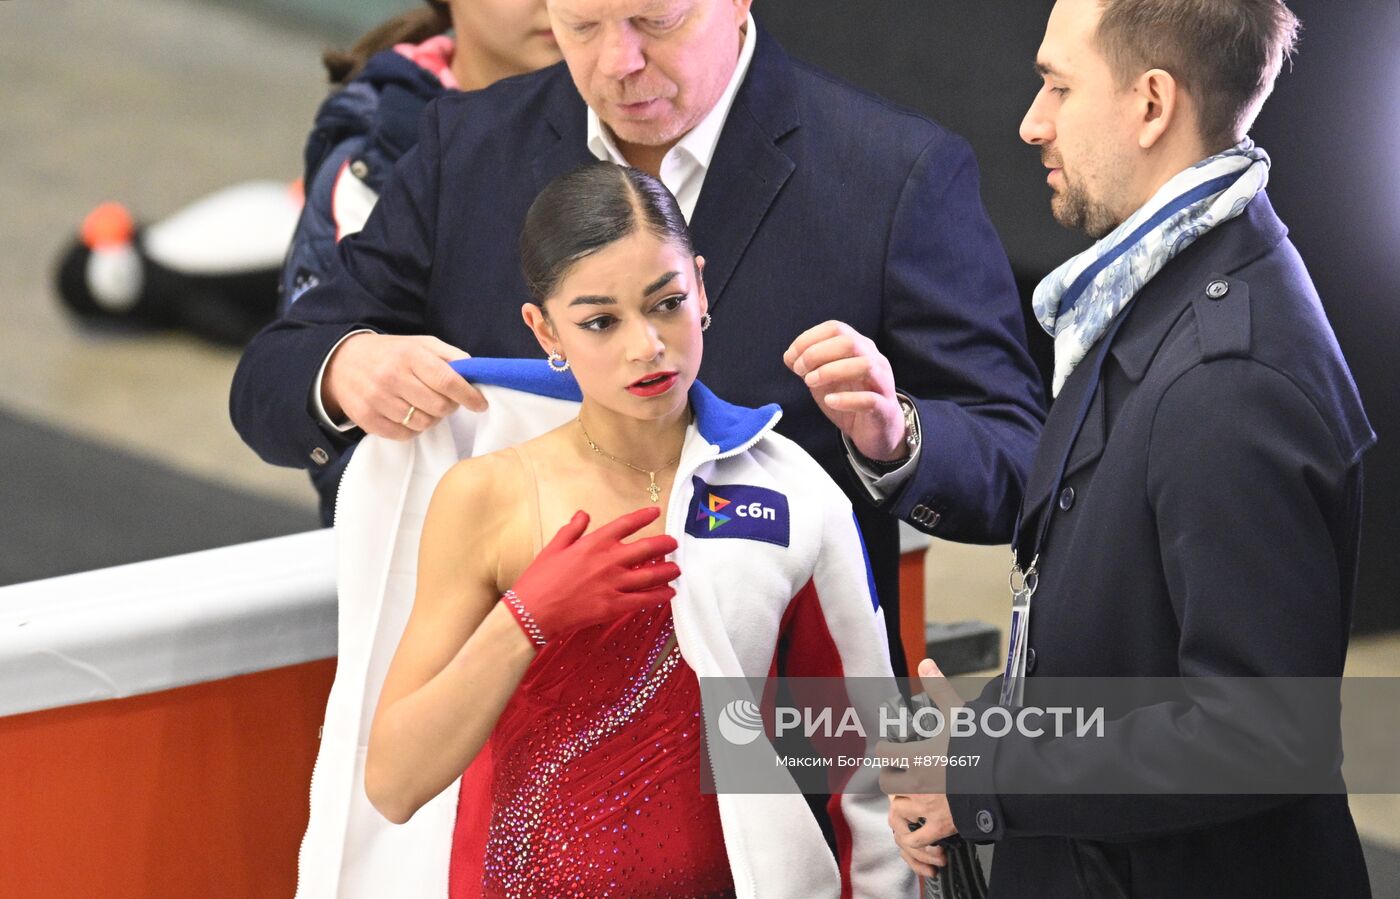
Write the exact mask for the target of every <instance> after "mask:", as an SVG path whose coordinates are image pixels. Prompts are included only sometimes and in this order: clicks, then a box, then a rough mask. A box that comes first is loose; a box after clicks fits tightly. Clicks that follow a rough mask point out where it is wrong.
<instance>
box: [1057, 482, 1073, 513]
mask: <svg viewBox="0 0 1400 899" xmlns="http://www.w3.org/2000/svg"><path fill="white" fill-rule="evenodd" d="M1073 506H1074V488H1073V487H1066V488H1065V489H1063V490H1061V491H1060V511H1061V512H1068V511H1069V510H1070V509H1071V508H1072V507H1073Z"/></svg>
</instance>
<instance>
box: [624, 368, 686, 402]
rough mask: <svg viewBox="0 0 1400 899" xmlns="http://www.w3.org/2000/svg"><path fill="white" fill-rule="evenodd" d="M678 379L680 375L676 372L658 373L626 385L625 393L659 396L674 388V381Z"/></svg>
mask: <svg viewBox="0 0 1400 899" xmlns="http://www.w3.org/2000/svg"><path fill="white" fill-rule="evenodd" d="M679 378H680V374H679V373H678V372H674V371H658V372H655V373H653V374H649V375H647V376H646V377H644V378H638V379H637V380H635V381H633V382H632V383H631V384H628V385H627V392H628V393H630V394H632V395H633V396H642V397H651V396H660V395H661V394H663V393H665V392H666V391H668V390H670V389H671V388H672V387H675V386H676V381H677V380H678V379H679Z"/></svg>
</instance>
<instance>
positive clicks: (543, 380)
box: [452, 357, 782, 453]
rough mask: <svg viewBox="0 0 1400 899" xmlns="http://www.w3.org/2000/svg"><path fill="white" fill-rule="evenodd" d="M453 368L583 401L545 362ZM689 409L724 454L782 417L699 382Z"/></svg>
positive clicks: (467, 362)
mask: <svg viewBox="0 0 1400 899" xmlns="http://www.w3.org/2000/svg"><path fill="white" fill-rule="evenodd" d="M452 368H453V369H454V370H456V372H457V374H459V375H461V376H462V377H464V378H466V379H467V380H468V381H471V382H472V383H475V384H494V385H496V386H498V387H509V388H510V389H512V390H522V391H524V392H526V393H533V394H536V395H538V396H548V397H553V398H554V399H559V400H572V401H573V402H576V403H577V402H582V400H583V394H581V393H580V392H579V389H578V382H577V381H575V380H574V376H573V375H572V374H570V373H569V372H563V373H559V372H554V371H551V370H550V368H549V363H547V362H545V361H544V360H543V359H488V358H484V357H482V358H473V359H459V360H457V361H456V362H453V363H452ZM690 407H691V409H693V410H694V412H695V427H696V429H697V430H698V431H699V432H700V436H702V437H704V438H705V439H706V440H708V441H709V442H710V443H713V444H715V445H716V446H718V447H719V451H720V452H721V453H727V452H729V451H730V450H733V449H735V448H736V447H740V446H743V445H744V444H746V443H750V442H752V441H753V440H754V439H755V438H756V437H758V436H759V435H760V434H762V433H763V432H764V431H767V430H768V429H770V428H772V427H773V425H775V424H776V423H777V421H778V417H779V416H780V415H782V409H781V408H779V406H778V404H777V403H768V404H767V405H765V406H762V407H760V408H758V409H750V408H749V407H747V406H736V405H734V404H733V403H727V402H725V401H724V400H722V399H720V398H719V397H717V396H715V395H714V393H712V392H711V391H710V388H708V387H706V386H705V385H704V384H701V383H700V382H699V381H696V382H695V383H694V384H692V385H691V387H690Z"/></svg>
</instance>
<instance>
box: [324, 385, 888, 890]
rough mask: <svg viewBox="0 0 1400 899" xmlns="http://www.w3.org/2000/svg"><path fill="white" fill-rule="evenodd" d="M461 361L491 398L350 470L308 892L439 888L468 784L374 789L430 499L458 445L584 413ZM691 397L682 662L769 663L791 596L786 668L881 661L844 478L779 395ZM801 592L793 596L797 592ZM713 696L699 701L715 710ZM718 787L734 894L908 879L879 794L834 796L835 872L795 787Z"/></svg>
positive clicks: (512, 436)
mask: <svg viewBox="0 0 1400 899" xmlns="http://www.w3.org/2000/svg"><path fill="white" fill-rule="evenodd" d="M454 366H455V367H457V369H458V371H459V372H461V373H462V374H463V375H464V376H465V377H466V378H467V379H468V380H470V381H471V382H472V383H473V384H475V385H477V386H478V387H480V388H481V390H482V393H483V394H484V395H485V396H486V398H487V400H488V402H489V404H490V408H489V409H488V410H487V411H486V412H484V413H481V414H474V413H471V412H468V411H466V410H461V411H459V412H457V413H456V414H454V415H453V416H451V417H450V418H448V419H446V420H444V421H442V422H440V423H439V424H438V425H436V426H435V427H433V428H431V429H429V430H428V431H425V432H424V433H422V434H421V435H419V436H418V437H417V438H416V439H414V440H412V441H409V442H395V441H390V440H382V439H379V438H375V437H367V438H366V439H365V440H364V441H363V442H362V443H361V444H360V446H359V447H358V449H357V450H356V452H355V455H354V458H353V460H352V461H351V464H350V465H349V467H348V469H347V471H346V475H345V478H344V480H343V481H342V484H341V489H340V496H339V498H338V502H337V505H336V531H337V542H338V552H339V562H338V565H339V570H338V583H339V593H340V608H339V627H340V630H339V664H338V667H337V669H336V676H335V683H334V685H333V686H332V688H331V693H330V698H329V701H328V702H327V706H326V720H325V726H324V728H323V730H322V736H321V747H320V751H319V754H318V755H317V759H316V768H315V772H314V774H313V776H312V781H311V819H310V823H309V824H308V826H307V830H306V835H305V837H304V838H303V840H302V847H301V858H300V866H299V882H298V887H297V896H298V897H302V899H313V897H333V896H339V897H367V899H383V897H396V896H404V897H430V899H437V897H446V896H447V875H448V860H449V857H450V855H451V843H452V832H453V825H454V822H455V819H456V813H457V808H456V805H457V793H458V783H453V784H452V786H450V787H449V788H448V789H446V790H444V791H443V792H442V793H441V794H439V795H438V796H437V797H436V798H434V799H433V800H431V801H430V802H429V803H428V804H427V805H425V806H423V807H422V808H421V809H419V811H418V813H417V814H416V815H414V817H413V818H412V820H410V821H409V822H408V823H406V824H403V825H394V824H391V823H389V822H388V821H387V820H385V819H384V818H383V817H382V816H380V815H379V813H378V812H377V811H376V810H375V809H374V808H373V806H371V805H370V804H369V800H368V799H367V798H366V797H365V791H364V763H365V753H366V748H367V746H368V743H369V728H370V722H371V721H372V719H373V715H374V709H375V705H376V703H377V702H378V699H379V691H380V687H381V685H382V683H383V680H384V675H385V673H386V671H387V668H388V665H389V661H390V659H391V658H392V657H393V654H394V650H395V648H396V647H397V645H398V642H399V638H400V636H401V635H402V633H403V629H404V626H405V624H406V622H407V620H408V614H409V610H410V608H411V606H412V603H413V595H414V584H415V569H416V566H417V557H418V538H419V535H420V530H421V528H422V522H423V516H424V514H425V512H426V510H427V506H428V501H429V499H430V498H431V496H432V493H433V490H434V488H435V487H436V485H437V483H438V481H439V479H440V478H441V477H442V475H443V474H444V473H445V472H446V471H447V469H448V468H450V467H451V466H452V465H453V464H455V463H456V462H457V461H458V460H459V459H461V458H465V457H467V456H472V455H479V454H483V453H488V452H492V451H495V450H499V449H502V448H504V447H507V446H511V445H515V444H518V443H521V442H523V441H525V440H528V439H530V438H532V437H535V436H537V435H539V434H542V433H544V432H546V431H548V430H550V429H552V428H555V427H558V426H559V425H561V424H564V423H565V422H567V421H569V420H570V419H572V418H573V417H574V416H575V415H577V413H578V403H579V399H580V396H579V392H578V387H577V385H576V384H575V382H574V381H573V378H572V377H571V376H568V375H559V374H555V373H553V372H550V371H549V370H548V366H547V365H546V364H545V363H544V362H542V361H539V362H537V361H534V360H498V359H469V360H462V361H461V362H458V363H454ZM691 403H692V408H693V410H694V412H695V424H694V425H692V427H691V429H690V433H689V434H687V436H686V440H685V445H684V448H683V451H682V453H681V459H680V463H679V468H678V470H677V473H676V478H675V481H674V484H673V486H672V490H671V497H670V504H669V507H668V509H669V512H668V515H667V519H666V531H667V533H670V534H672V535H674V536H675V537H676V538H677V539H678V541H679V542H680V546H679V548H678V549H677V551H676V553H675V556H674V558H675V561H676V563H677V564H678V565H679V566H680V568H681V571H682V572H683V574H682V576H681V578H680V579H678V580H677V581H676V582H675V584H674V586H675V588H676V597H675V599H674V600H673V604H672V614H673V617H674V621H675V630H676V638H677V643H678V646H679V648H680V651H681V654H682V656H683V657H684V658H685V660H686V662H687V663H689V665H690V666H691V668H692V669H694V671H695V673H696V675H697V676H698V677H700V678H701V679H702V683H703V682H704V681H703V679H704V678H707V677H726V678H741V677H759V678H762V677H765V676H767V675H768V674H769V671H770V666H771V665H772V663H773V660H774V649H775V647H776V645H777V642H778V637H779V630H780V628H781V627H783V625H784V615H785V613H790V614H789V619H791V618H792V617H793V615H797V616H803V617H805V618H806V619H807V620H806V622H805V624H806V626H805V627H804V628H803V631H804V633H807V634H812V633H818V634H820V635H822V637H821V639H819V640H815V641H812V643H813V644H815V645H813V646H810V647H806V646H804V647H797V648H798V649H800V650H801V651H800V652H794V653H792V654H791V655H793V656H794V657H796V658H799V659H801V660H803V664H802V665H801V668H802V669H803V670H801V671H797V672H789V673H794V674H805V675H813V676H815V675H818V674H826V675H836V674H838V673H844V674H845V675H847V676H868V677H889V676H890V665H889V659H888V655H887V649H886V646H887V644H886V641H885V634H884V623H883V617H882V614H881V612H880V611H879V609H878V605H877V604H876V603H874V602H873V600H872V596H871V586H870V584H871V581H870V578H869V571H868V563H867V562H866V560H865V558H864V550H863V546H862V543H861V539H860V535H859V532H858V530H857V529H856V525H855V521H854V518H853V516H852V514H851V507H850V503H849V501H848V500H847V499H846V497H845V495H844V494H843V493H842V492H841V490H840V489H839V488H838V487H837V486H836V485H835V484H834V483H833V482H832V481H831V479H830V477H828V476H827V474H826V472H825V471H823V470H822V468H821V467H820V466H819V465H817V463H816V462H815V461H813V460H812V458H811V457H810V456H808V455H807V454H806V453H805V452H804V451H803V450H802V449H800V448H799V447H798V446H797V445H796V444H794V443H792V442H791V441H790V440H788V439H787V438H785V437H783V436H781V435H779V434H777V433H775V432H774V431H773V430H772V428H773V425H774V424H775V423H776V422H777V420H778V418H779V416H780V415H781V410H779V409H778V407H777V406H776V405H769V406H765V407H763V408H762V409H747V408H743V407H739V406H733V405H730V404H728V403H725V402H723V401H722V400H719V399H718V398H716V397H715V396H714V394H712V393H710V392H709V391H708V390H707V389H706V388H705V387H704V386H703V385H700V384H696V385H695V386H694V387H693V388H692V390H691ZM697 488H698V489H699V493H700V495H699V496H698V497H697ZM726 494H727V496H726ZM712 497H718V498H719V501H718V502H715V501H714V500H712ZM784 506H785V507H786V508H783V507H784ZM716 507H718V508H717V509H716ZM712 510H715V511H717V513H718V514H717V515H715V516H713V517H712V515H711V511H712ZM799 596H800V597H801V602H800V605H801V607H800V608H798V607H797V606H798V603H795V602H794V601H793V600H794V599H796V598H798V597H799ZM717 711H718V710H710V709H706V710H705V714H706V719H707V720H712V719H713V718H714V717H715V715H714V714H713V713H714V712H717ZM718 804H719V812H720V820H721V823H722V826H723V830H724V842H725V851H726V853H727V855H728V857H729V861H730V867H731V870H732V873H733V878H734V884H735V887H736V890H737V893H738V895H739V896H740V897H745V899H779V897H793V899H814V897H827V896H830V897H837V896H841V895H856V896H870V897H881V899H884V897H898V896H913V895H914V894H915V884H914V880H913V876H912V874H910V872H909V871H908V869H907V868H906V867H905V865H904V864H903V862H902V861H901V860H900V858H899V856H898V852H897V850H896V848H895V846H894V843H893V841H892V840H891V837H890V832H889V827H888V825H887V823H886V813H887V805H886V803H885V800H884V797H882V796H879V795H854V794H852V795H846V796H842V797H839V799H838V800H837V801H836V807H833V809H832V810H833V812H834V813H835V814H833V823H834V825H835V827H836V829H837V836H838V840H837V842H838V847H839V848H840V849H841V855H842V858H841V859H840V864H839V867H840V870H838V864H837V863H835V862H833V861H832V859H831V853H830V851H829V850H828V849H827V845H826V842H825V840H824V838H823V836H822V833H821V829H820V828H819V826H818V825H817V822H816V821H815V820H814V819H813V817H812V814H811V812H810V810H809V809H808V806H807V803H806V800H805V799H804V798H803V797H802V796H801V795H800V794H798V793H796V792H791V793H783V794H762V795H742V794H734V793H721V794H720V795H719V796H718ZM843 880H845V881H846V889H844V890H843V885H842V881H843Z"/></svg>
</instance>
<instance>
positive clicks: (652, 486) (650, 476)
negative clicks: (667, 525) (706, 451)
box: [574, 418, 684, 503]
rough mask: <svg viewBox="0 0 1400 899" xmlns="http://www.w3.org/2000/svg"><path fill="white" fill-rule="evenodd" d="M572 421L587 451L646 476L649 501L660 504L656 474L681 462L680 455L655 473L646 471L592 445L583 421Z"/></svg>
mask: <svg viewBox="0 0 1400 899" xmlns="http://www.w3.org/2000/svg"><path fill="white" fill-rule="evenodd" d="M574 420H575V421H577V422H578V429H579V430H580V431H582V432H583V442H584V443H587V444H588V448H589V449H591V450H593V452H595V453H597V454H598V455H600V456H606V457H607V458H609V459H611V460H613V461H614V462H616V463H618V464H619V465H626V466H627V467H628V468H630V469H632V470H633V471H635V472H638V473H639V474H644V475H646V476H647V480H648V481H650V483H649V484H647V496H649V497H651V501H652V502H654V503H659V502H661V487H660V486H659V485H657V483H656V472H657V471H665V470H666V469H668V468H670V467H671V466H672V465H675V464H676V463H677V462H679V461H680V460H681V454H680V453H677V454H676V458H674V459H672V460H671V461H670V462H667V463H666V464H665V465H663V466H661V467H660V468H658V469H656V471H647V470H646V469H645V468H642V467H641V466H639V465H633V464H632V463H631V462H628V461H627V460H626V459H619V458H618V457H617V456H614V455H613V454H612V453H610V452H608V451H607V450H605V449H603V448H602V447H601V446H599V445H598V444H596V443H594V442H593V438H592V437H589V436H588V429H587V428H585V427H584V426H583V419H581V418H576V419H574ZM682 449H684V447H682Z"/></svg>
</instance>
